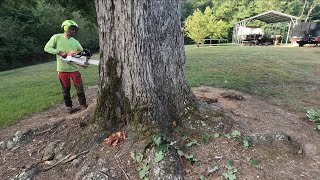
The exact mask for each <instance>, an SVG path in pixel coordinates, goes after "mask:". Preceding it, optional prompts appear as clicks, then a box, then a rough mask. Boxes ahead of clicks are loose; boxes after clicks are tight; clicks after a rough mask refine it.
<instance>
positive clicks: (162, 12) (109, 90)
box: [95, 0, 194, 179]
mask: <svg viewBox="0 0 320 180" xmlns="http://www.w3.org/2000/svg"><path fill="white" fill-rule="evenodd" d="M96 9H97V18H98V24H99V28H100V48H101V50H100V58H101V60H102V62H101V64H100V72H99V73H100V81H99V82H100V83H99V92H98V103H97V108H96V112H95V119H96V121H97V122H99V123H100V124H101V125H102V126H104V128H106V129H108V128H109V129H110V128H112V129H116V130H118V129H120V128H121V127H123V126H124V125H128V126H129V127H130V128H132V129H137V127H139V128H140V127H141V125H142V127H143V130H147V132H149V133H162V134H165V135H169V134H170V131H171V128H172V125H173V124H175V123H177V124H179V123H181V119H182V114H183V113H184V112H185V110H186V108H187V106H191V105H193V102H194V98H193V95H192V93H191V91H190V89H189V88H188V86H187V84H186V79H185V70H184V65H185V57H184V46H183V34H182V28H181V22H180V2H179V0H157V1H153V0H136V1H133V0H131V1H124V0H96ZM165 159H167V161H163V162H161V163H158V167H153V170H152V172H153V173H152V174H153V178H152V179H159V178H160V179H181V178H182V176H181V169H180V168H177V167H179V162H177V161H176V159H178V158H177V155H176V153H174V152H173V151H171V152H168V154H167V156H166V158H165ZM151 164H152V162H151ZM159 164H162V166H161V165H159ZM159 167H160V168H159Z"/></svg>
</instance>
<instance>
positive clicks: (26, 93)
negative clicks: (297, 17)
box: [0, 46, 320, 127]
mask: <svg viewBox="0 0 320 180" xmlns="http://www.w3.org/2000/svg"><path fill="white" fill-rule="evenodd" d="M319 54H320V48H314V47H304V48H298V47H295V48H293V47H276V48H275V47H239V46H211V47H210V46H206V47H200V48H197V47H195V46H186V58H187V63H186V73H187V79H188V83H189V85H191V86H200V85H207V86H215V87H223V88H229V89H235V90H239V91H242V92H246V93H249V94H252V95H256V96H259V97H261V98H265V99H267V100H268V101H269V102H271V103H274V104H277V105H279V106H281V107H284V108H286V109H289V110H292V111H296V112H304V111H305V110H306V109H308V108H310V107H315V108H317V107H319V105H320V103H319V102H320V86H319V84H320V81H318V77H317V76H316V75H315V71H316V70H317V67H318V71H319V74H318V76H320V61H319ZM94 58H98V57H97V56H96V57H94ZM55 68H56V66H55V62H50V63H44V64H40V65H35V66H29V67H25V68H20V69H15V70H11V71H4V72H0V99H1V101H0V127H2V126H5V125H8V124H9V123H12V122H14V121H16V120H17V119H20V118H22V117H24V116H26V115H28V114H30V113H34V112H39V111H43V110H45V109H48V108H49V107H51V106H52V105H54V104H56V103H57V102H61V101H62V95H61V87H60V82H59V80H58V76H57V72H56V71H55ZM81 73H82V75H83V79H84V83H85V86H88V85H94V84H97V79H98V68H97V66H91V67H89V68H88V69H86V70H84V69H81ZM72 93H73V95H74V94H75V91H74V88H73V91H72Z"/></svg>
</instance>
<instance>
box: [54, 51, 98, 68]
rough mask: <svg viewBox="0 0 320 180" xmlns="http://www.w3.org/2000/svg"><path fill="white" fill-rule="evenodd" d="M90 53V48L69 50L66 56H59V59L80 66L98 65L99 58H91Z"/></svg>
mask: <svg viewBox="0 0 320 180" xmlns="http://www.w3.org/2000/svg"><path fill="white" fill-rule="evenodd" d="M91 56H92V53H91V51H90V50H84V51H82V52H79V53H78V52H76V51H73V52H69V53H68V56H67V57H66V58H63V57H60V59H61V60H63V61H67V62H69V63H74V64H76V65H80V66H88V65H97V66H98V65H99V62H100V61H99V60H94V59H91Z"/></svg>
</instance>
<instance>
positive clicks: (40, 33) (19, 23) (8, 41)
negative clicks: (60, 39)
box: [0, 0, 99, 71]
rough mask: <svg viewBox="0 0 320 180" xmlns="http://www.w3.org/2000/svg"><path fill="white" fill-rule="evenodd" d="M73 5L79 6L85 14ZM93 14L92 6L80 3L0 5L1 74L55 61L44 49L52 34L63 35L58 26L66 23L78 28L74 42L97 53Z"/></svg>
mask: <svg viewBox="0 0 320 180" xmlns="http://www.w3.org/2000/svg"><path fill="white" fill-rule="evenodd" d="M75 4H77V5H79V6H81V5H82V6H83V9H86V10H85V11H86V12H84V10H83V11H81V10H78V9H81V8H76V7H77V6H76V5H75ZM67 5H70V6H67ZM71 7H74V8H71ZM93 11H94V3H92V4H90V6H86V5H85V4H81V1H79V2H77V1H70V2H69V3H68V2H65V4H64V3H62V2H59V1H58V0H53V1H52V0H26V1H18V0H4V1H1V2H0V71H3V70H8V69H13V68H17V67H22V66H26V65H31V64H35V63H40V62H46V61H48V60H54V58H53V57H52V56H49V55H48V54H46V53H45V52H44V51H43V47H44V45H45V44H46V42H47V41H48V40H49V39H50V37H51V36H52V35H53V34H56V33H62V32H63V31H62V29H61V23H62V22H63V21H64V20H66V19H74V20H75V21H76V22H77V23H78V25H79V26H80V30H79V33H78V34H77V39H78V40H79V41H80V43H81V44H82V46H83V47H86V48H90V49H93V50H97V49H98V48H99V40H98V28H97V23H96V18H95V13H92V12H93ZM94 12H95V11H94ZM93 19H94V20H93Z"/></svg>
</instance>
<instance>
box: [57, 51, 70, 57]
mask: <svg viewBox="0 0 320 180" xmlns="http://www.w3.org/2000/svg"><path fill="white" fill-rule="evenodd" d="M58 55H59V56H61V57H62V58H64V59H65V58H67V56H68V54H67V53H65V52H63V51H59V54H58Z"/></svg>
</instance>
